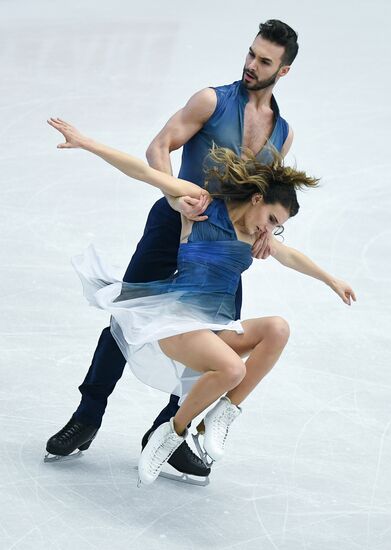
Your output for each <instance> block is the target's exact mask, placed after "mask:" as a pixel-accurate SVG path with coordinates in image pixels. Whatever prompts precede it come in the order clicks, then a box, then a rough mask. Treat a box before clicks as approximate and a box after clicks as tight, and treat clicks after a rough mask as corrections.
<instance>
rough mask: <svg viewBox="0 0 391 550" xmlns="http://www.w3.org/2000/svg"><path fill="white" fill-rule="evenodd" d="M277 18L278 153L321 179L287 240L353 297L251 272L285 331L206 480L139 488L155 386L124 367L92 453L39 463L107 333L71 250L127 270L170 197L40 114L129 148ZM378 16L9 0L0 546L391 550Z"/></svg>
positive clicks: (382, 22)
mask: <svg viewBox="0 0 391 550" xmlns="http://www.w3.org/2000/svg"><path fill="white" fill-rule="evenodd" d="M268 18H280V19H282V20H285V21H287V22H288V23H290V24H291V25H292V26H293V27H294V28H295V29H297V30H298V31H299V36H300V45H301V46H300V53H299V56H298V58H297V60H296V61H295V63H294V64H293V66H292V70H291V72H290V73H289V74H288V75H287V76H286V77H285V78H284V79H282V80H281V81H280V82H279V83H278V85H277V87H276V97H277V99H278V101H279V104H280V107H281V112H282V114H283V116H284V117H285V118H287V119H288V120H289V122H290V123H291V125H292V126H293V128H294V130H295V135H296V137H295V142H294V146H293V148H292V152H291V154H289V157H288V160H289V161H290V162H294V161H295V160H296V162H297V164H298V166H300V167H303V168H305V169H306V170H308V171H309V172H311V173H313V174H315V175H318V176H321V177H322V186H321V188H320V189H318V190H315V191H311V192H307V193H305V194H303V195H302V196H301V198H300V200H301V205H302V208H301V212H300V214H299V215H298V216H297V218H295V219H293V220H291V221H289V222H288V223H287V225H286V231H285V239H286V243H287V244H289V245H292V246H294V247H296V248H299V249H300V250H302V251H303V252H304V253H306V254H308V255H309V256H311V257H312V258H313V259H314V260H315V261H317V262H318V263H319V264H321V265H322V266H324V267H325V268H326V269H327V270H329V271H330V272H332V273H334V274H335V275H337V276H339V277H341V278H344V279H346V280H348V281H349V282H350V283H351V284H352V286H353V287H354V289H355V291H356V293H357V297H358V302H357V303H356V304H354V305H353V306H352V307H348V306H346V305H344V304H343V303H342V302H341V301H340V300H339V299H338V298H337V296H336V295H334V294H333V292H332V291H331V290H330V289H329V288H328V287H326V286H325V285H323V284H322V283H320V282H318V281H315V280H310V279H309V278H306V277H304V276H301V275H299V274H297V273H294V272H289V270H287V269H284V268H282V267H281V266H280V265H279V264H277V263H276V262H275V261H273V260H268V261H258V262H256V265H255V266H254V267H253V268H252V270H251V271H250V272H248V274H246V275H245V278H244V292H245V300H244V308H243V317H252V316H260V315H269V314H272V315H282V316H284V317H285V318H286V319H287V320H288V321H289V323H290V325H291V330H292V335H291V339H290V342H289V345H288V347H287V349H286V352H285V353H284V355H283V357H282V358H281V360H280V361H279V363H278V365H277V366H276V367H275V369H274V370H273V372H272V373H271V374H270V375H269V376H268V377H267V379H266V380H265V381H264V383H262V385H261V386H260V387H259V388H258V389H257V390H256V391H255V392H254V393H253V395H251V397H250V398H249V399H248V400H247V401H246V402H245V403H244V405H243V410H244V413H243V415H242V416H241V418H240V419H239V420H238V421H237V422H236V424H235V425H234V427H233V428H232V432H231V437H230V440H229V444H228V449H227V453H226V458H224V460H223V461H222V462H221V463H219V464H217V465H216V466H215V467H214V468H213V474H212V480H211V484H210V485H209V486H208V487H207V488H202V487H193V486H185V485H182V484H176V483H174V482H170V481H167V480H160V479H159V480H158V481H157V482H156V483H155V484H153V485H152V486H150V487H147V488H142V489H137V488H136V478H137V473H136V470H135V469H134V468H135V465H136V463H137V459H138V454H139V450H140V438H141V436H142V434H143V433H144V431H145V430H146V429H147V428H148V427H149V425H150V423H151V421H152V419H153V418H154V417H155V414H156V413H157V412H158V411H159V410H160V409H161V408H162V406H163V405H164V404H165V403H166V400H167V396H166V395H164V394H160V393H158V392H156V391H153V390H151V389H149V388H148V387H145V386H143V385H142V384H141V383H140V382H138V381H137V380H135V379H134V378H133V377H132V376H131V375H130V373H129V372H128V371H127V370H126V371H125V375H124V377H123V379H122V380H121V382H120V383H119V384H118V387H117V389H116V390H115V392H114V394H113V395H112V397H111V399H110V401H109V405H108V409H107V413H106V415H105V417H104V422H103V426H102V429H101V431H100V433H99V435H98V437H97V439H96V441H95V442H94V443H93V445H92V446H91V448H90V449H89V451H88V452H87V453H85V455H84V457H83V458H81V459H79V460H77V461H74V462H72V463H69V462H68V463H63V464H44V463H43V455H44V448H45V443H46V440H47V439H48V437H49V436H50V435H52V434H53V433H54V432H55V431H57V430H58V429H59V428H60V427H61V426H62V425H63V424H64V423H65V422H66V421H67V420H68V419H69V417H70V416H71V413H72V412H73V411H74V410H75V408H76V407H77V404H78V402H79V393H78V390H77V386H78V385H79V384H80V383H81V381H82V379H83V378H84V375H85V372H86V370H87V368H88V366H89V362H90V359H91V356H92V353H93V350H94V349H95V345H96V341H97V337H98V335H99V334H100V331H101V329H102V328H103V327H104V326H106V324H107V322H108V319H107V318H106V317H105V315H104V314H101V313H100V312H98V311H95V310H93V309H91V308H88V307H86V305H85V303H84V300H83V298H82V295H81V289H80V286H79V282H78V280H77V278H76V276H75V274H74V273H73V271H72V268H71V266H70V257H71V256H73V255H74V254H77V253H79V252H81V251H82V250H84V249H85V248H86V246H87V245H88V244H89V243H91V242H93V243H94V244H95V246H96V247H97V248H98V249H99V250H100V251H101V252H102V253H103V255H104V256H105V257H106V258H107V259H108V260H110V261H112V262H113V263H116V264H118V265H120V266H122V267H123V268H125V267H126V265H127V263H128V261H129V258H130V256H131V254H132V251H133V250H134V248H135V245H136V243H137V242H138V239H139V238H140V236H141V233H142V230H143V225H144V222H145V218H146V215H147V212H148V210H149V208H150V206H151V205H152V203H153V201H154V200H155V199H157V198H158V197H159V194H158V193H157V192H155V191H154V190H151V189H149V188H147V186H144V185H142V184H141V183H138V182H134V181H131V180H129V179H127V178H126V177H125V176H122V175H121V174H119V173H116V172H115V171H114V169H112V168H111V167H109V166H106V165H105V164H104V163H103V162H102V161H100V160H99V159H96V158H93V157H92V156H88V154H87V153H84V152H81V151H58V150H57V149H56V144H57V143H58V142H59V141H60V139H59V136H58V135H56V134H55V132H54V130H52V129H51V128H49V127H48V126H47V125H46V122H45V121H46V119H47V118H48V117H49V116H60V117H62V118H65V119H66V120H69V121H71V122H73V123H75V124H76V125H78V126H79V127H80V128H81V129H82V130H84V131H85V132H87V133H90V134H91V135H93V136H95V137H96V138H97V139H100V140H102V141H105V142H108V143H110V144H112V145H113V146H116V147H118V148H122V149H124V150H127V151H129V152H132V153H134V154H136V155H140V156H142V155H144V151H145V148H146V146H147V144H148V143H149V141H150V140H151V139H152V137H153V136H154V135H155V134H156V133H157V131H158V130H159V129H160V128H161V126H162V125H163V124H164V122H165V121H166V120H167V118H168V117H169V116H170V115H171V114H172V113H173V112H174V111H176V110H177V109H178V108H180V107H181V106H182V105H183V104H184V102H185V101H186V99H187V98H188V97H189V96H190V95H191V94H192V93H193V92H194V91H196V90H197V89H200V88H203V87H205V86H208V85H219V84H226V83H230V82H232V81H234V80H236V79H238V78H240V76H241V70H242V66H243V61H244V57H245V54H246V52H247V48H248V46H249V45H250V43H251V40H252V38H253V37H254V35H255V34H256V31H257V25H258V23H259V22H260V21H264V20H266V19H268ZM389 20H390V4H389V2H387V1H386V0H383V1H382V0H377V1H376V0H375V1H374V2H368V1H363V0H357V1H353V0H350V1H347V0H340V1H337V0H330V1H328V2H310V1H309V0H304V1H302V2H291V1H288V0H280V1H278V2H275V3H273V4H270V5H268V4H267V3H266V2H264V3H260V2H256V1H255V0H248V2H233V1H232V2H231V1H223V0H214V1H211V0H209V1H206V0H198V1H197V2H191V3H190V2H185V1H179V0H170V1H169V0H167V1H166V2H158V1H151V0H148V1H146V2H142V3H141V2H137V3H136V2H135V1H134V0H110V2H103V1H100V2H99V1H97V0H95V1H92V0H86V1H84V2H81V1H80V0H79V1H77V0H66V1H61V2H60V1H58V0H50V1H49V0H46V1H45V0H35V1H34V2H32V1H31V2H29V1H27V0H19V1H16V0H14V1H12V0H1V2H0V91H1V93H0V121H1V123H0V158H1V169H0V179H1V187H0V200H1V217H0V229H1V230H0V238H1V244H2V246H1V262H0V268H1V274H2V277H1V348H0V349H1V380H2V383H1V387H0V390H1V460H0V473H1V478H0V486H1V497H0V498H1V500H0V502H1V513H0V525H1V530H0V541H1V542H0V546H1V548H2V549H7V550H11V549H12V550H14V549H15V550H35V549H39V550H40V549H49V550H51V549H56V550H68V549H79V548H83V549H84V548H85V549H110V550H122V549H132V550H139V549H142V550H155V549H156V550H165V549H170V550H171V549H178V550H190V549H208V548H216V549H219V550H223V549H224V550H226V549H236V550H258V549H262V550H299V549H300V550H301V549H303V550H309V549H314V550H330V549H331V548H332V549H338V550H339V549H342V550H380V549H381V550H388V549H389V548H391V481H390V474H391V439H390V433H391V427H390V426H391V373H390V368H391V360H390V359H391V358H390V332H391V316H390V303H391V301H390V298H391V290H390V285H391V273H390V267H391V260H390V258H391V244H390V243H391V226H390V221H389V217H390V211H391V186H390V184H391V182H390V172H391V163H390V155H389V134H390V128H391V117H390V105H389V103H390V102H389V96H390V92H389V89H390V77H389V63H390V53H391V52H390V47H389ZM178 166H179V155H178V154H176V155H174V168H175V170H177V169H178Z"/></svg>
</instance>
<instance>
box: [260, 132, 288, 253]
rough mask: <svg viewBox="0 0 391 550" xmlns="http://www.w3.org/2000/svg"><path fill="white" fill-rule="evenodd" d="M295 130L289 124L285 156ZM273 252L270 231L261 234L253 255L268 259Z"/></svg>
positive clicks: (284, 147) (284, 149) (283, 147)
mask: <svg viewBox="0 0 391 550" xmlns="http://www.w3.org/2000/svg"><path fill="white" fill-rule="evenodd" d="M293 136H294V134H293V130H292V127H291V126H289V130H288V135H287V136H286V140H285V141H284V144H283V146H282V149H281V155H282V156H283V157H286V155H287V154H288V152H289V149H290V148H291V145H292V142H293ZM271 254H272V242H271V236H270V234H268V233H264V234H263V235H261V236H260V237H259V238H258V239H257V240H256V241H255V243H254V245H253V248H252V255H253V257H254V258H257V260H266V258H268V257H269V256H270V255H271Z"/></svg>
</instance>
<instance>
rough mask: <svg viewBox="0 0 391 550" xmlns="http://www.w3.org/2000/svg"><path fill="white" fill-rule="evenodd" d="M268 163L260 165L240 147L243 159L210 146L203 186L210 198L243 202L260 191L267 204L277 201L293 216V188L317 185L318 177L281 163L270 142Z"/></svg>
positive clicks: (297, 207)
mask: <svg viewBox="0 0 391 550" xmlns="http://www.w3.org/2000/svg"><path fill="white" fill-rule="evenodd" d="M266 150H267V153H268V154H270V158H271V162H270V163H268V164H262V163H261V162H259V161H258V160H257V159H256V157H255V155H254V154H253V152H252V151H251V150H249V149H243V154H244V155H245V157H244V158H242V157H239V156H238V155H236V154H235V153H234V152H233V151H231V150H230V149H227V148H225V147H217V146H215V145H213V147H212V149H211V150H210V152H209V155H208V157H207V165H206V168H205V173H206V177H205V188H206V189H207V190H208V191H209V192H210V194H211V195H212V197H216V198H221V199H223V200H225V201H231V200H233V201H239V202H244V201H248V200H250V199H251V197H252V196H253V195H254V193H260V194H261V195H262V197H263V201H264V202H265V203H266V204H275V203H277V202H278V203H280V204H281V205H282V206H284V207H285V208H286V209H287V210H288V211H289V215H290V216H291V217H292V216H295V215H296V214H297V212H298V211H299V208H300V207H299V203H298V201H297V196H296V190H297V189H303V188H307V187H316V186H317V185H318V183H319V179H317V178H313V177H310V176H307V174H306V173H305V172H303V171H299V170H296V169H295V168H292V167H290V166H284V161H283V158H282V156H281V155H280V154H279V153H278V151H277V150H276V149H275V148H274V147H273V146H272V145H270V144H268V146H267V149H266Z"/></svg>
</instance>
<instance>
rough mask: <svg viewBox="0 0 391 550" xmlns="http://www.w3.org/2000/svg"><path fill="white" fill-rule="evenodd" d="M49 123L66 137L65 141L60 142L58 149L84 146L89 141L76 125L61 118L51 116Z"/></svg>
mask: <svg viewBox="0 0 391 550" xmlns="http://www.w3.org/2000/svg"><path fill="white" fill-rule="evenodd" d="M47 123H48V124H49V125H50V126H52V128H55V129H56V130H58V131H59V132H60V133H61V134H62V135H63V136H64V138H65V143H59V144H58V145H57V149H76V148H78V147H81V148H83V147H84V146H85V144H86V143H87V142H88V138H87V137H86V136H83V134H81V133H80V132H79V130H77V129H76V128H75V127H74V126H72V125H71V124H68V123H67V122H65V121H64V120H61V118H49V120H48V121H47Z"/></svg>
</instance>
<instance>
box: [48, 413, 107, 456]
mask: <svg viewBox="0 0 391 550" xmlns="http://www.w3.org/2000/svg"><path fill="white" fill-rule="evenodd" d="M98 429H99V428H96V427H95V426H91V425H89V424H83V423H82V422H79V421H78V420H76V419H75V418H74V417H73V416H72V418H71V419H70V421H69V422H68V424H66V425H65V426H64V427H63V428H62V430H60V431H59V432H57V433H56V434H54V435H53V436H52V437H51V438H50V439H49V440H48V442H47V444H46V450H47V453H48V454H47V455H46V456H45V458H44V461H45V462H54V461H62V460H69V459H71V458H77V457H79V456H81V455H82V452H81V451H86V450H87V449H88V448H89V446H90V445H91V443H92V440H93V439H94V437H95V436H96V434H97V433H98ZM76 449H78V451H77V452H76V453H75V452H74V451H75V450H76Z"/></svg>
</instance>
